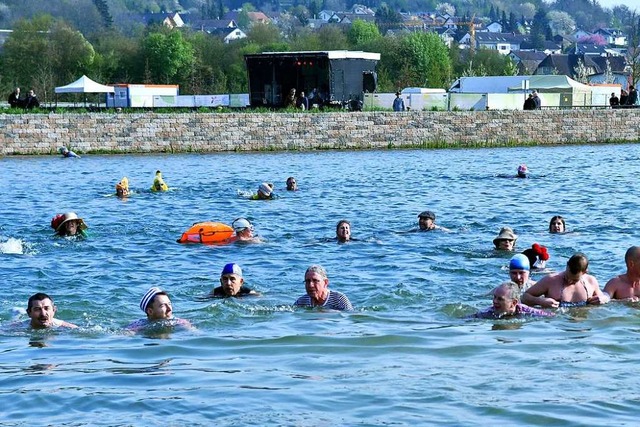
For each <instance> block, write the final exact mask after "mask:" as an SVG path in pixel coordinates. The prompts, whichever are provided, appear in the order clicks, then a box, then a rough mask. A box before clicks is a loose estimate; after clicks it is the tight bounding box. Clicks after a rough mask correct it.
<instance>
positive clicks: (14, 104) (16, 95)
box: [7, 87, 22, 108]
mask: <svg viewBox="0 0 640 427" xmlns="http://www.w3.org/2000/svg"><path fill="white" fill-rule="evenodd" d="M7 102H8V103H9V107H11V108H18V107H22V99H20V88H19V87H17V88H16V89H15V90H14V91H13V92H11V94H10V95H9V99H8V100H7Z"/></svg>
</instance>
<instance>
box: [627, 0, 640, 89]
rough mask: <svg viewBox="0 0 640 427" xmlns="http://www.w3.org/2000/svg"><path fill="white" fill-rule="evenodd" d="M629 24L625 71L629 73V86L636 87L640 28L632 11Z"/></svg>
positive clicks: (639, 57) (639, 70) (638, 76)
mask: <svg viewBox="0 0 640 427" xmlns="http://www.w3.org/2000/svg"><path fill="white" fill-rule="evenodd" d="M630 20H631V22H629V44H628V47H627V54H626V59H627V70H628V71H629V84H632V85H634V86H635V85H636V83H637V82H638V80H640V27H639V25H638V15H637V14H636V12H635V11H634V12H633V13H632V14H631V17H630Z"/></svg>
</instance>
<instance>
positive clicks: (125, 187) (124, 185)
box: [116, 176, 131, 198]
mask: <svg viewBox="0 0 640 427" xmlns="http://www.w3.org/2000/svg"><path fill="white" fill-rule="evenodd" d="M129 194H131V193H130V192H129V180H128V179H127V177H126V176H125V177H123V178H122V179H121V180H120V182H119V183H117V184H116V196H118V197H120V198H123V197H128V196H129Z"/></svg>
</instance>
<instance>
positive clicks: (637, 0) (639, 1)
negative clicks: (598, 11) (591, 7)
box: [598, 0, 640, 12]
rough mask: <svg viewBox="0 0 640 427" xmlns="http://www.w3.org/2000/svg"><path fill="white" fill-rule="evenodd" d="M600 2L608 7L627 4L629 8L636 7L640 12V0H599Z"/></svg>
mask: <svg viewBox="0 0 640 427" xmlns="http://www.w3.org/2000/svg"><path fill="white" fill-rule="evenodd" d="M598 3H600V6H602V7H607V8H609V9H611V8H612V7H613V6H619V5H623V4H625V5H627V7H628V8H629V9H631V10H634V9H636V10H637V11H638V12H640V0H626V1H621V0H598Z"/></svg>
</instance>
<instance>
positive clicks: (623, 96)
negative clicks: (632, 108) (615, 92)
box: [620, 89, 629, 107]
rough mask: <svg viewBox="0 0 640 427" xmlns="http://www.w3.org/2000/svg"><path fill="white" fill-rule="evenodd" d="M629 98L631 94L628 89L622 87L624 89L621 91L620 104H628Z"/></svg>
mask: <svg viewBox="0 0 640 427" xmlns="http://www.w3.org/2000/svg"><path fill="white" fill-rule="evenodd" d="M627 99H629V94H628V92H627V91H626V90H624V89H622V91H621V92H620V106H621V107H622V106H626V105H627Z"/></svg>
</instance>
